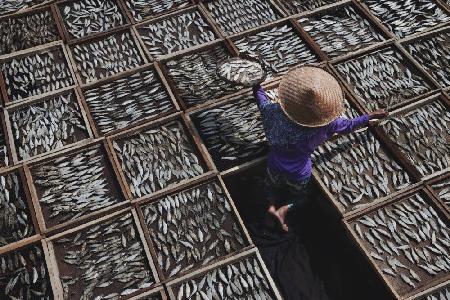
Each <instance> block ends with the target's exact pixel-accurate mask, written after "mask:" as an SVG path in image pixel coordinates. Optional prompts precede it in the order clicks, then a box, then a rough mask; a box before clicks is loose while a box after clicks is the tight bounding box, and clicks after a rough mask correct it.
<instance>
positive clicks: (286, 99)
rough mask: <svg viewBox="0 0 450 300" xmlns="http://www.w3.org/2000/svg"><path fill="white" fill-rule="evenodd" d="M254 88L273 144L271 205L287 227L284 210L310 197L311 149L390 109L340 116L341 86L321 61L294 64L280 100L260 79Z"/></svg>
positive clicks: (269, 185) (281, 88) (280, 90)
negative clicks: (317, 64)
mask: <svg viewBox="0 0 450 300" xmlns="http://www.w3.org/2000/svg"><path fill="white" fill-rule="evenodd" d="M253 93H254V96H255V98H256V100H257V104H258V107H259V110H260V112H261V117H262V122H263V126H264V131H265V134H266V137H267V140H268V142H269V145H270V150H269V155H268V160H267V173H266V188H267V191H266V192H267V201H268V209H267V211H268V213H269V214H270V215H272V217H274V218H276V219H277V222H279V223H280V224H281V227H282V228H283V230H284V231H288V230H289V229H288V225H287V224H286V214H287V213H288V212H289V211H291V210H293V209H295V208H298V207H300V206H301V205H302V204H304V203H305V202H306V201H307V197H306V192H307V186H308V182H309V180H310V177H311V170H312V161H311V154H312V153H313V152H314V150H315V149H316V147H317V146H319V145H321V144H322V143H324V142H325V141H326V140H328V139H329V138H331V137H332V136H333V135H334V134H348V133H351V132H353V131H354V130H356V129H358V128H360V127H362V126H365V125H367V124H368V122H369V120H370V119H378V118H383V117H385V116H386V115H387V113H386V112H385V111H384V110H377V111H374V112H371V113H369V114H364V115H361V116H359V117H356V118H353V119H346V118H342V117H340V115H341V114H342V113H343V111H344V107H343V98H344V96H343V92H342V89H341V87H340V85H339V83H338V81H337V80H336V79H335V78H334V77H333V76H332V75H331V74H329V73H328V72H326V71H325V70H323V69H321V68H317V67H309V66H308V67H300V68H295V69H293V70H291V71H289V72H288V73H287V74H286V75H284V77H283V78H282V80H281V82H280V84H279V87H278V95H279V103H274V102H271V101H270V100H268V97H267V95H266V93H265V91H264V89H263V88H262V87H261V86H260V85H256V86H254V87H253ZM282 197H285V199H281V198H282ZM282 201H284V202H282Z"/></svg>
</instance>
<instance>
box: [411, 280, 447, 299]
mask: <svg viewBox="0 0 450 300" xmlns="http://www.w3.org/2000/svg"><path fill="white" fill-rule="evenodd" d="M448 299H450V284H447V285H446V286H443V287H441V288H438V289H436V290H435V291H432V292H430V293H429V294H428V295H425V296H423V297H420V298H418V299H417V300H448Z"/></svg>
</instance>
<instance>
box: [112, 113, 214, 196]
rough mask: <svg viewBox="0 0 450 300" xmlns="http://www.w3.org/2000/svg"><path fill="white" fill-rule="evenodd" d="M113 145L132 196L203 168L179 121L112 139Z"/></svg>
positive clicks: (162, 186)
mask: <svg viewBox="0 0 450 300" xmlns="http://www.w3.org/2000/svg"><path fill="white" fill-rule="evenodd" d="M113 146H114V149H115V150H116V152H117V154H118V157H119V162H120V164H121V166H122V170H123V172H124V173H125V176H126V178H127V182H128V185H129V187H130V190H131V193H132V194H133V196H134V197H141V196H144V195H147V194H151V193H153V192H155V191H158V190H160V189H163V188H166V187H167V186H169V185H172V184H175V183H178V182H180V181H182V180H185V179H189V178H193V177H195V176H198V175H201V174H203V173H204V172H205V171H204V169H203V167H202V166H201V164H202V162H200V160H199V158H198V156H197V154H196V152H195V150H194V148H193V147H192V146H191V143H190V141H189V138H188V136H187V134H186V132H185V130H184V128H183V125H182V124H181V122H180V121H171V122H168V123H165V124H163V125H160V126H159V127H156V128H151V129H146V130H143V131H141V132H139V133H137V134H135V135H133V136H131V137H127V138H123V139H121V140H116V141H113Z"/></svg>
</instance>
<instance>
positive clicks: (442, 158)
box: [381, 100, 450, 176]
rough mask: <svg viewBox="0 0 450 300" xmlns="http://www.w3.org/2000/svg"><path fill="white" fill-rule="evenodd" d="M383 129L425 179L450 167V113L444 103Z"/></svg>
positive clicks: (391, 121)
mask: <svg viewBox="0 0 450 300" xmlns="http://www.w3.org/2000/svg"><path fill="white" fill-rule="evenodd" d="M381 127H382V128H383V130H384V131H385V132H386V133H387V135H388V136H389V137H390V138H391V141H392V142H393V143H395V144H396V145H397V147H398V148H399V149H400V151H402V152H403V154H404V155H405V156H406V158H407V159H408V160H409V161H410V162H411V164H413V165H414V167H415V168H416V169H417V171H419V173H420V174H421V175H422V176H427V175H432V174H433V173H436V172H439V171H442V170H444V169H446V168H448V167H449V166H450V111H449V110H447V109H446V108H445V106H444V105H443V104H442V103H441V102H440V101H437V100H436V101H434V102H432V103H429V104H426V105H424V106H421V107H419V108H416V109H414V110H412V111H409V112H407V113H406V114H404V115H399V116H395V117H393V118H390V119H389V120H388V121H386V122H385V123H383V125H382V126H381Z"/></svg>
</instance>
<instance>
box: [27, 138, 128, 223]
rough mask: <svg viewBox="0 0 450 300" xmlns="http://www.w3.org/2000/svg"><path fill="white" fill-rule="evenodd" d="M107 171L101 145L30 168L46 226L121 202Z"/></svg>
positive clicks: (108, 170)
mask: <svg viewBox="0 0 450 300" xmlns="http://www.w3.org/2000/svg"><path fill="white" fill-rule="evenodd" d="M110 172H112V171H111V170H110V169H108V168H107V158H106V157H105V156H104V154H103V151H102V148H101V146H100V145H95V146H92V147H89V148H87V149H85V150H82V151H77V152H74V153H72V154H70V155H64V156H60V157H58V158H56V159H53V160H50V161H47V162H45V163H42V164H39V165H37V166H36V167H33V168H32V171H31V173H32V177H33V184H34V186H35V188H36V190H37V192H38V198H39V203H40V204H41V207H42V210H43V214H44V219H45V220H46V225H47V226H48V227H50V226H53V225H57V224H61V223H63V222H66V221H69V220H74V219H77V218H79V217H82V216H85V215H87V214H89V213H92V212H95V211H98V210H100V209H104V208H106V207H109V206H112V205H114V204H116V203H119V202H120V201H122V199H121V198H119V196H118V195H117V191H115V188H114V186H113V184H112V182H114V181H113V177H111V175H109V174H110Z"/></svg>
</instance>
